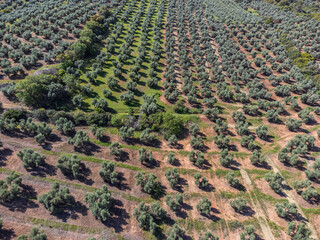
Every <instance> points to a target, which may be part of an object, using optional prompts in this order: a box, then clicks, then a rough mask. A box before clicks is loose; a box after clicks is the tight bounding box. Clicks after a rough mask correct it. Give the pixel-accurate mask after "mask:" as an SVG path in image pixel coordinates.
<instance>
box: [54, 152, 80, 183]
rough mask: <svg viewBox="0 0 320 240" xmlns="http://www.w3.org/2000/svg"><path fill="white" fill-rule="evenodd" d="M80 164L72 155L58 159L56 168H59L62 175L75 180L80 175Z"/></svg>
mask: <svg viewBox="0 0 320 240" xmlns="http://www.w3.org/2000/svg"><path fill="white" fill-rule="evenodd" d="M80 164H81V161H80V159H78V158H77V156H76V155H75V154H73V155H72V156H71V157H68V156H62V157H60V158H59V159H58V165H57V168H59V169H60V171H61V172H62V173H63V174H64V175H72V176H73V177H74V178H77V177H79V175H80Z"/></svg>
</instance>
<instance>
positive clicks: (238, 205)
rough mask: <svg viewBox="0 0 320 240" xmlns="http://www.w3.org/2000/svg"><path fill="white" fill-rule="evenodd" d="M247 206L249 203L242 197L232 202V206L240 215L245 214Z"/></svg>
mask: <svg viewBox="0 0 320 240" xmlns="http://www.w3.org/2000/svg"><path fill="white" fill-rule="evenodd" d="M246 205H247V201H246V200H245V199H244V198H242V197H238V198H236V199H233V200H231V201H230V206H231V207H232V208H233V209H234V210H235V211H236V212H238V213H242V212H244V210H245V209H246Z"/></svg>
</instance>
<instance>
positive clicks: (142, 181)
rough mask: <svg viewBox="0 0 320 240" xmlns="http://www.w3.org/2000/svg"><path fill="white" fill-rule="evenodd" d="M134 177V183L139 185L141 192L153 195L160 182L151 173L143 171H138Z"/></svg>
mask: <svg viewBox="0 0 320 240" xmlns="http://www.w3.org/2000/svg"><path fill="white" fill-rule="evenodd" d="M134 177H135V179H136V185H137V186H139V185H140V187H141V190H142V191H143V192H146V193H148V194H151V195H154V194H155V193H156V192H157V190H159V187H160V184H159V182H158V180H157V177H156V176H155V175H154V174H153V173H149V174H148V175H147V174H146V173H145V172H138V173H137V174H136V175H135V176H134Z"/></svg>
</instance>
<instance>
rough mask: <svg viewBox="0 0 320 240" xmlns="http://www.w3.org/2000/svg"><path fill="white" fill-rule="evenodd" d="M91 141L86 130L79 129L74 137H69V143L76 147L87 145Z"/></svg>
mask: <svg viewBox="0 0 320 240" xmlns="http://www.w3.org/2000/svg"><path fill="white" fill-rule="evenodd" d="M89 143H90V139H89V137H88V136H87V134H86V133H85V132H83V131H82V130H79V131H77V132H76V134H75V135H74V136H73V137H69V138H68V144H70V145H74V146H76V147H85V146H87V145H88V144H89Z"/></svg>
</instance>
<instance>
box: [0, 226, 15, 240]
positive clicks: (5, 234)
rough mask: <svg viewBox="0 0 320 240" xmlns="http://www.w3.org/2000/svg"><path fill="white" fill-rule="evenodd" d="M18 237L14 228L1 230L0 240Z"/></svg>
mask: <svg viewBox="0 0 320 240" xmlns="http://www.w3.org/2000/svg"><path fill="white" fill-rule="evenodd" d="M14 237H16V234H15V233H14V230H13V229H12V228H10V229H3V228H2V229H1V230H0V239H2V240H10V239H13V238H14Z"/></svg>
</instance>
